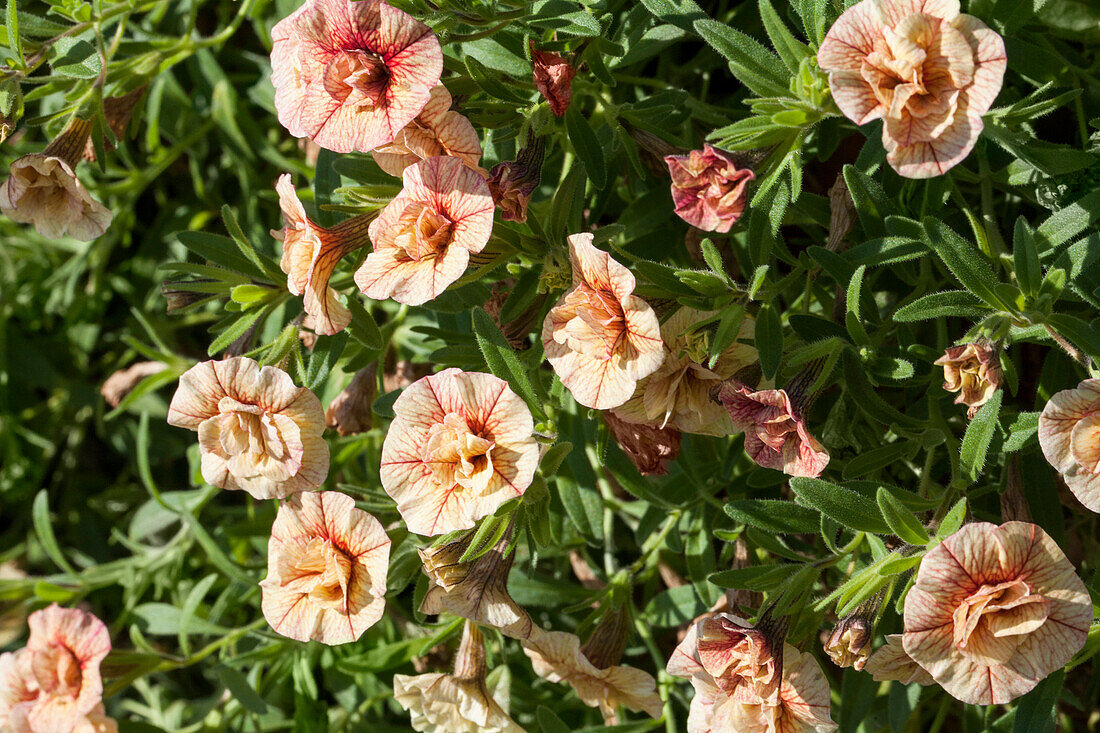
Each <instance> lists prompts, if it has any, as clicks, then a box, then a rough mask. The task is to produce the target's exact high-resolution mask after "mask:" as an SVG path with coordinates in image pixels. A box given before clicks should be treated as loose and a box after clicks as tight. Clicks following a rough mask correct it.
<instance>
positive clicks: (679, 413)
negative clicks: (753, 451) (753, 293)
mask: <svg viewBox="0 0 1100 733" xmlns="http://www.w3.org/2000/svg"><path fill="white" fill-rule="evenodd" d="M713 315H715V314H714V313H713V312H703V311H697V310H693V309H691V308H680V309H679V310H677V311H676V312H675V313H673V314H672V316H671V317H670V318H669V319H668V320H667V321H665V322H664V323H663V324H661V339H662V340H663V341H664V361H663V362H662V363H661V366H660V368H658V369H657V371H656V372H654V373H653V374H651V375H650V376H648V377H646V378H645V379H642V380H639V382H638V388H637V389H636V390H635V391H634V396H633V397H631V398H630V399H629V400H628V401H627V402H626V403H625V404H623V405H622V406H621V407H617V408H615V410H614V412H615V416H616V417H618V418H620V419H622V420H626V421H627V422H632V423H641V424H644V425H656V426H659V427H662V428H664V427H671V428H675V429H676V430H679V431H681V432H684V433H698V434H701V435H729V434H731V433H733V432H734V428H733V423H732V422H730V416H729V414H728V413H727V412H726V410H725V409H724V408H723V407H722V406H721V405H719V404H718V403H717V402H715V401H714V400H712V399H711V398H710V393H711V390H713V389H714V388H715V387H717V386H718V384H719V383H720V382H722V381H723V380H726V379H729V378H730V377H732V376H733V375H734V374H736V373H738V372H740V371H741V370H742V369H744V368H746V367H750V366H752V365H754V364H756V363H757V359H758V357H757V354H756V348H755V347H753V346H751V345H749V344H751V343H752V339H753V332H754V328H755V321H754V320H753V319H752V318H751V317H750V316H745V319H744V321H742V322H741V326H740V330H739V331H738V333H737V338H736V339H734V341H733V343H732V344H730V345H729V347H728V348H726V350H725V351H723V352H722V353H721V354H719V355H718V361H717V362H716V363H715V364H714V368H713V369H710V368H708V367H707V366H706V364H707V361H708V356H707V352H708V341H709V338H711V336H710V335H709V334H708V333H706V332H705V331H703V330H701V329H698V328H697V325H698V324H699V323H700V322H702V321H705V320H707V319H709V318H710V317H711V316H713ZM742 341H748V342H749V343H748V344H745V343H741V342H742Z"/></svg>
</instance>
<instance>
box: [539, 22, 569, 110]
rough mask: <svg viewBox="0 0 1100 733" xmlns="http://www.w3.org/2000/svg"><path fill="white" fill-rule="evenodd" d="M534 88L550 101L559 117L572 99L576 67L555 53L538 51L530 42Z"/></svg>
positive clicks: (551, 106)
mask: <svg viewBox="0 0 1100 733" xmlns="http://www.w3.org/2000/svg"><path fill="white" fill-rule="evenodd" d="M530 48H531V65H532V67H533V70H534V77H535V88H536V89H538V90H539V94H541V95H542V96H543V98H544V99H546V101H547V102H549V103H550V110H551V111H552V112H553V113H554V114H555V115H557V116H558V117H561V116H562V115H564V114H565V111H566V110H567V109H569V102H570V101H572V99H573V77H574V76H575V75H576V73H577V69H576V68H575V67H574V66H573V65H572V64H570V63H569V62H568V61H566V60H565V59H564V58H562V57H561V56H559V55H558V54H556V53H551V52H549V51H539V50H538V49H536V48H535V42H534V41H533V40H532V41H531V42H530Z"/></svg>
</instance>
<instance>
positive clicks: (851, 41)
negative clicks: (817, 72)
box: [817, 1, 884, 116]
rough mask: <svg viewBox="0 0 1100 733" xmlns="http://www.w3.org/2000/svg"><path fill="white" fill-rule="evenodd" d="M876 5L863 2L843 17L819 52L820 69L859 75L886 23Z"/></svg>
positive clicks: (833, 26) (826, 35) (849, 9)
mask: <svg viewBox="0 0 1100 733" xmlns="http://www.w3.org/2000/svg"><path fill="white" fill-rule="evenodd" d="M874 6H875V3H874V2H866V1H865V2H859V3H856V4H855V5H853V6H852V7H850V8H848V9H847V10H845V11H844V12H843V13H841V14H840V17H839V18H837V19H836V22H835V23H833V25H832V26H831V27H830V28H829V32H828V33H826V34H825V40H824V41H822V43H821V48H819V49H818V51H817V64H818V66H820V67H821V68H822V69H823V70H824V71H853V72H857V73H858V72H859V69H860V65H861V64H862V63H863V59H864V58H865V57H866V56H867V54H869V53H871V51H872V50H873V49H874V45H875V41H876V40H877V39H879V38H880V37H881V36H882V28H883V25H884V24H883V21H882V18H881V16H880V15H879V14H878V13H877V12H876V8H875V7H874ZM831 81H832V80H831V78H830V83H831ZM845 114H847V112H845ZM849 116H850V115H849Z"/></svg>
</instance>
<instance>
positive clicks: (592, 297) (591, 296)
mask: <svg viewBox="0 0 1100 733" xmlns="http://www.w3.org/2000/svg"><path fill="white" fill-rule="evenodd" d="M569 259H570V262H572V265H573V289H572V290H570V291H569V292H567V293H566V294H565V295H563V296H562V298H561V300H559V301H558V303H557V305H555V306H554V307H553V308H551V309H550V312H549V313H547V314H546V320H545V321H543V324H542V344H543V346H544V347H545V349H546V360H547V361H549V362H550V366H552V367H554V372H555V373H556V374H557V375H558V377H559V378H560V379H561V383H562V384H563V385H564V386H565V388H566V389H568V390H569V391H570V392H571V393H572V394H573V399H575V400H576V401H577V402H579V403H581V404H582V405H584V406H585V407H592V408H595V409H597V410H607V409H609V408H612V407H618V406H619V405H621V404H623V403H624V402H626V401H627V400H628V399H629V398H630V395H632V394H633V393H634V389H635V387H636V386H637V384H638V380H639V379H642V378H643V377H646V376H649V375H650V374H652V373H653V372H654V371H656V370H657V368H658V367H660V366H661V362H662V361H663V360H664V348H663V344H662V342H661V330H660V324H659V323H658V321H657V315H656V314H655V313H654V312H653V309H652V308H650V307H649V304H648V303H646V302H645V301H644V300H642V299H641V298H639V297H638V296H637V295H634V284H635V283H634V275H633V274H631V272H630V270H628V269H627V268H625V267H623V266H622V265H620V264H619V263H618V262H616V261H615V260H613V259H611V256H610V255H608V254H607V253H606V252H603V251H601V250H599V249H596V247H595V246H594V245H593V244H592V235H591V234H572V235H570V236H569Z"/></svg>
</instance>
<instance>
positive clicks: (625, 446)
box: [603, 412, 680, 476]
mask: <svg viewBox="0 0 1100 733" xmlns="http://www.w3.org/2000/svg"><path fill="white" fill-rule="evenodd" d="M603 421H604V423H606V424H607V429H608V430H610V431H611V435H613V436H614V437H615V441H616V442H617V443H618V444H619V447H620V448H622V451H623V453H625V454H626V455H627V457H628V458H630V460H631V462H633V464H634V466H635V467H636V468H637V469H638V473H640V474H641V475H643V476H663V475H664V474H666V473H668V469H667V468H665V464H667V463H669V462H670V461H675V460H676V457H677V456H678V455H680V431H679V430H676V429H675V428H669V427H664V428H660V427H657V426H654V425H646V424H644V423H632V422H627V421H626V420H623V419H621V418H619V417H616V416H615V413H613V412H604V413H603Z"/></svg>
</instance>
